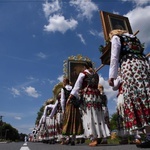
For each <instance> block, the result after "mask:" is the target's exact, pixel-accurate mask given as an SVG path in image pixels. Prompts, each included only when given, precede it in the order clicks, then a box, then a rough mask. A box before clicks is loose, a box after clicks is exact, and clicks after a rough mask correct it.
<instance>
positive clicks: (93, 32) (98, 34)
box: [89, 30, 104, 37]
mask: <svg viewBox="0 0 150 150" xmlns="http://www.w3.org/2000/svg"><path fill="white" fill-rule="evenodd" d="M89 33H90V34H91V35H93V36H98V37H104V36H103V32H102V31H101V32H98V31H96V30H90V31H89Z"/></svg>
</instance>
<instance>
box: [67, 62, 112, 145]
mask: <svg viewBox="0 0 150 150" xmlns="http://www.w3.org/2000/svg"><path fill="white" fill-rule="evenodd" d="M98 83H99V76H98V74H97V73H95V71H94V70H93V66H92V63H91V62H86V63H85V69H84V71H83V72H81V73H80V74H79V76H78V78H77V80H76V83H75V85H74V88H73V90H72V91H71V94H70V96H69V98H68V101H67V102H69V101H70V100H71V99H72V97H74V96H75V97H78V95H79V92H80V91H81V90H82V94H83V95H82V96H83V116H82V120H83V127H84V135H85V137H86V138H92V141H91V143H90V144H89V146H96V145H97V144H98V141H97V139H98V138H101V137H107V136H110V132H109V129H108V127H107V125H106V124H105V121H104V114H103V111H102V106H101V99H100V92H99V90H98Z"/></svg>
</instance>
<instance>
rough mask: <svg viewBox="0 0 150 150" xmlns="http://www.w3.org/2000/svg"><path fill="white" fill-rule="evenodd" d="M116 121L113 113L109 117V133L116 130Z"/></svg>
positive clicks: (115, 115)
mask: <svg viewBox="0 0 150 150" xmlns="http://www.w3.org/2000/svg"><path fill="white" fill-rule="evenodd" d="M117 119H118V114H117V113H113V114H112V115H111V117H110V129H111V131H112V130H116V129H117Z"/></svg>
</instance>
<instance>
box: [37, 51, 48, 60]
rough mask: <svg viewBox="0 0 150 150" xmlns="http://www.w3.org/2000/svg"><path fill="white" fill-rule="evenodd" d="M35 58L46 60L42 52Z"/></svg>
mask: <svg viewBox="0 0 150 150" xmlns="http://www.w3.org/2000/svg"><path fill="white" fill-rule="evenodd" d="M37 56H38V57H39V58H41V59H46V58H47V56H46V55H45V54H44V53H42V52H40V53H38V54H37Z"/></svg>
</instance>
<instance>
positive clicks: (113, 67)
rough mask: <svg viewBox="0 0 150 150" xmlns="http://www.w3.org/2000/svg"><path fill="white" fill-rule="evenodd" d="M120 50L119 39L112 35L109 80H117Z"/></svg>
mask: <svg viewBox="0 0 150 150" xmlns="http://www.w3.org/2000/svg"><path fill="white" fill-rule="evenodd" d="M120 48H121V43H120V38H119V37H118V36H116V35H114V36H113V37H112V40H111V57H110V67H109V79H110V78H114V79H116V78H117V74H118V62H119V55H120Z"/></svg>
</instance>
